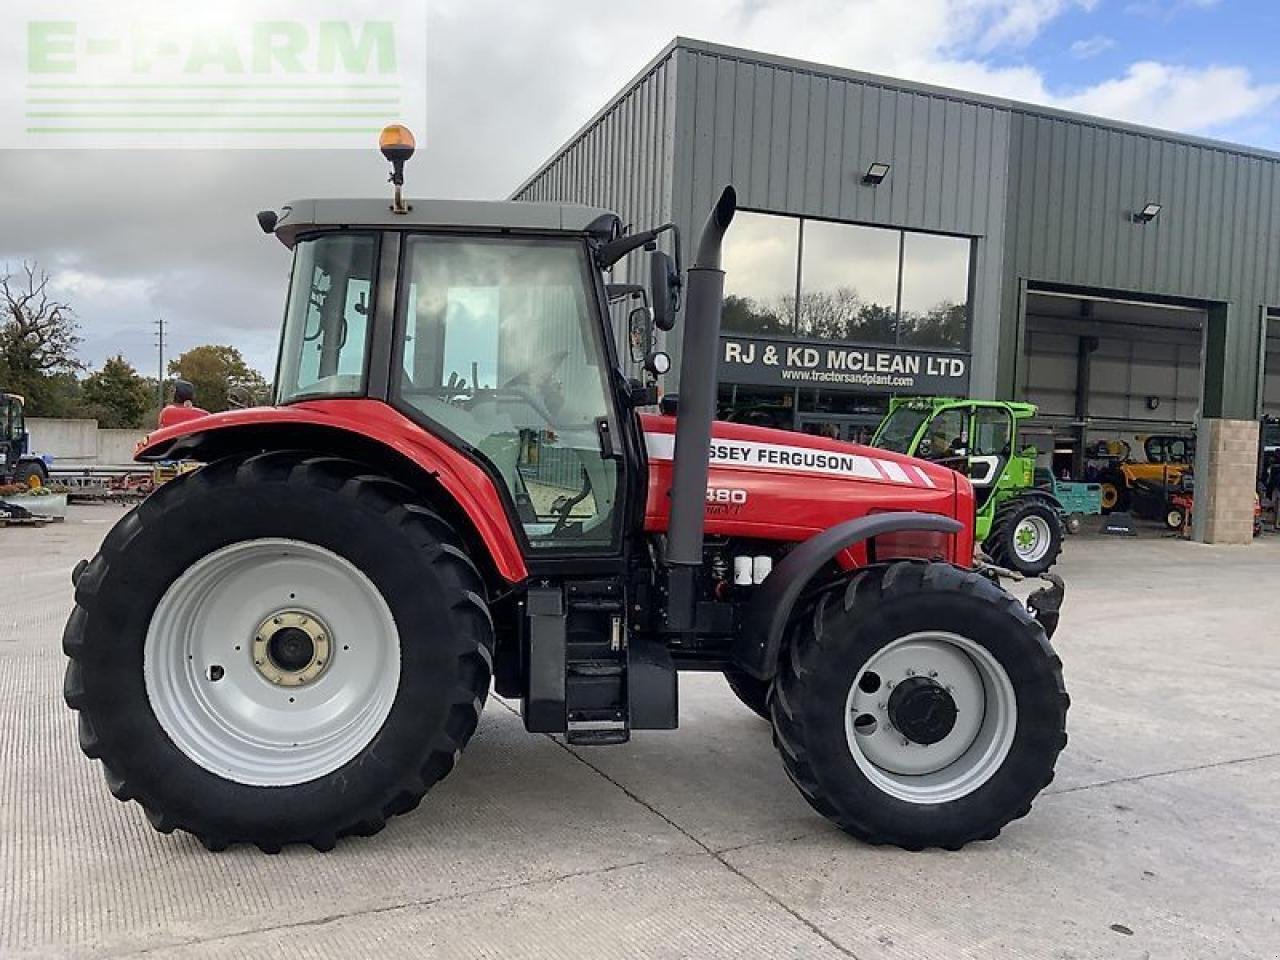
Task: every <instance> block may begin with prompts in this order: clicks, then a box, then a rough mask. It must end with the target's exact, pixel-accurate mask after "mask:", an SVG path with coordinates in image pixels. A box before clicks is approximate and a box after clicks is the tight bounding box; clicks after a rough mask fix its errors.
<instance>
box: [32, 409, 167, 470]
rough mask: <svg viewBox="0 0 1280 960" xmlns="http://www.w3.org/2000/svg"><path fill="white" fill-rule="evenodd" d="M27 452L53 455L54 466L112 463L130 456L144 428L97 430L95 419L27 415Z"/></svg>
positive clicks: (130, 460)
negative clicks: (29, 440)
mask: <svg viewBox="0 0 1280 960" xmlns="http://www.w3.org/2000/svg"><path fill="white" fill-rule="evenodd" d="M27 430H29V431H30V432H31V452H32V453H36V454H40V455H44V456H51V457H53V461H54V466H55V467H75V466H112V465H120V464H127V463H130V462H132V460H133V448H134V446H135V445H136V444H137V443H138V441H139V440H141V439H142V438H143V437H144V436H146V431H145V430H100V429H98V421H97V420H88V419H66V420H61V419H54V418H51V417H28V418H27Z"/></svg>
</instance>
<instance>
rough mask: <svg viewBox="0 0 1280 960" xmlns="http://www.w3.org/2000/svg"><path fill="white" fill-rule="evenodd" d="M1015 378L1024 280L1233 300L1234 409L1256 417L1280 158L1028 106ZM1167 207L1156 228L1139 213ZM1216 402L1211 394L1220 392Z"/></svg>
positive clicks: (1017, 226)
mask: <svg viewBox="0 0 1280 960" xmlns="http://www.w3.org/2000/svg"><path fill="white" fill-rule="evenodd" d="M1012 117H1013V125H1012V130H1011V137H1010V163H1009V171H1010V173H1009V194H1008V196H1009V205H1008V217H1007V224H1008V226H1007V231H1008V233H1007V236H1006V245H1005V271H1004V272H1005V291H1004V301H1003V309H1002V316H1003V320H1004V324H1003V327H1004V340H1003V342H1002V349H1001V354H1002V356H1001V383H1002V385H1003V384H1004V383H1005V382H1007V381H1010V380H1012V378H1013V377H1014V364H1015V363H1020V362H1021V360H1020V359H1019V358H1020V356H1021V354H1020V346H1019V343H1018V341H1019V339H1020V336H1019V331H1018V330H1017V329H1016V317H1017V309H1018V306H1017V301H1018V287H1019V282H1020V281H1022V280H1029V281H1032V282H1035V281H1046V282H1055V283H1064V284H1071V285H1074V286H1080V287H1090V288H1097V289H1100V290H1110V291H1117V292H1130V293H1135V294H1159V295H1167V296H1175V297H1184V298H1187V299H1191V300H1198V301H1215V302H1221V303H1227V304H1229V309H1228V310H1227V320H1226V323H1227V329H1226V330H1225V331H1221V333H1222V334H1223V335H1224V337H1225V343H1224V348H1225V360H1226V366H1225V370H1226V371H1230V375H1229V376H1226V377H1225V378H1224V380H1223V382H1221V384H1220V385H1219V384H1215V383H1214V378H1215V375H1217V376H1222V374H1223V373H1225V371H1213V370H1209V371H1206V374H1207V381H1208V382H1207V384H1206V387H1207V390H1209V391H1212V390H1213V389H1214V388H1215V387H1218V386H1220V389H1221V391H1222V396H1221V398H1220V400H1221V405H1222V412H1223V415H1226V416H1235V417H1242V418H1243V417H1252V416H1254V415H1255V404H1256V398H1255V397H1254V393H1255V386H1254V385H1255V384H1256V383H1257V379H1258V370H1257V363H1258V354H1259V351H1258V344H1259V338H1260V335H1261V331H1260V329H1259V318H1260V316H1261V308H1262V307H1263V306H1264V305H1267V304H1276V303H1280V263H1277V260H1278V259H1280V161H1277V160H1275V159H1270V158H1267V157H1263V156H1255V155H1250V154H1247V153H1245V152H1243V151H1238V150H1233V149H1231V148H1229V147H1227V146H1225V145H1224V146H1221V147H1218V146H1213V145H1208V144H1203V143H1192V142H1186V141H1184V140H1179V139H1175V138H1173V137H1168V138H1165V137H1160V136H1156V135H1151V134H1146V133H1138V132H1134V131H1130V130H1126V129H1115V128H1111V127H1107V126H1103V125H1101V124H1091V123H1087V122H1084V121H1080V120H1075V119H1064V118H1057V117H1049V116H1041V115H1037V114H1035V113H1030V112H1019V111H1015V112H1014V113H1013V114H1012ZM1148 202H1154V203H1159V204H1161V207H1162V208H1161V210H1160V214H1159V216H1158V217H1157V218H1156V219H1155V220H1154V221H1153V222H1151V223H1149V224H1137V223H1134V222H1133V219H1132V215H1133V213H1134V211H1136V210H1140V209H1141V208H1142V207H1143V205H1144V204H1146V203H1148ZM1206 400H1207V401H1209V400H1210V398H1209V397H1206Z"/></svg>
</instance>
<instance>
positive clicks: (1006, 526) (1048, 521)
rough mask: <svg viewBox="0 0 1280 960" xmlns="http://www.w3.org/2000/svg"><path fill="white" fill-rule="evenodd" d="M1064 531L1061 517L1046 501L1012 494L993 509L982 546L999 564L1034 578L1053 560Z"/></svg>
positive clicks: (1059, 550) (1046, 568)
mask: <svg viewBox="0 0 1280 960" xmlns="http://www.w3.org/2000/svg"><path fill="white" fill-rule="evenodd" d="M1065 533H1066V531H1065V530H1064V528H1063V525H1062V517H1061V516H1059V514H1058V511H1057V510H1055V509H1054V508H1053V507H1052V506H1051V505H1050V504H1048V503H1046V502H1045V501H1043V500H1039V499H1036V498H1034V497H1016V498H1014V499H1012V500H1009V501H1007V502H1005V503H1002V504H1000V506H999V507H998V508H997V510H996V515H995V517H994V518H993V519H992V521H991V535H990V536H989V537H987V540H986V542H985V543H984V544H983V547H984V549H985V550H986V551H987V553H988V555H990V557H991V559H993V560H994V561H995V562H996V563H998V564H999V565H1000V566H1002V567H1008V568H1009V569H1010V570H1016V571H1018V573H1021V574H1022V575H1023V576H1027V577H1035V576H1039V575H1040V574H1042V573H1044V572H1045V571H1046V570H1048V569H1049V568H1050V567H1052V566H1053V565H1054V564H1055V563H1056V562H1057V560H1058V555H1059V554H1060V553H1062V541H1063V538H1064V536H1065Z"/></svg>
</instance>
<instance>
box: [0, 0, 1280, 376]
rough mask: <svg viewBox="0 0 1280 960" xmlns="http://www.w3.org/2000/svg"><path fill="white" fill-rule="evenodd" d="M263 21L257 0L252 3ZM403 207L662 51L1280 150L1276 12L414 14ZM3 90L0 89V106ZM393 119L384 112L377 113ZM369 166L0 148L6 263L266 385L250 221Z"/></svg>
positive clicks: (558, 130)
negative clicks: (782, 59)
mask: <svg viewBox="0 0 1280 960" xmlns="http://www.w3.org/2000/svg"><path fill="white" fill-rule="evenodd" d="M262 6H264V7H267V6H269V5H266V4H264V5H262ZM428 9H429V17H428V25H427V37H428V71H427V77H426V85H427V86H426V91H427V100H428V124H427V129H426V130H425V131H418V133H419V142H420V145H421V144H422V142H423V141H425V148H424V149H422V150H421V152H420V154H419V156H418V157H417V158H415V160H414V161H413V163H412V165H411V166H410V169H409V178H410V188H411V192H412V193H415V194H418V195H432V196H457V197H503V196H506V195H507V194H508V193H509V192H510V190H511V189H512V188H513V187H514V186H515V185H517V184H518V183H519V182H520V181H521V180H522V179H523V178H524V177H525V176H526V175H527V174H528V173H530V172H531V171H532V170H533V169H534V168H535V167H536V166H537V165H538V164H539V163H540V162H541V161H542V160H543V159H545V158H546V157H547V156H548V155H549V154H550V153H551V152H552V151H553V150H554V149H555V148H556V147H557V146H559V145H560V144H561V143H562V142H563V141H564V140H565V139H567V138H568V136H570V135H571V134H572V133H573V131H574V130H576V129H577V127H578V126H579V125H581V123H582V122H583V121H584V120H586V119H587V117H589V116H590V115H591V114H592V113H593V112H594V111H595V110H597V109H599V108H600V107H601V106H602V105H603V104H604V102H605V101H606V100H607V99H608V97H609V96H610V95H611V94H612V93H613V92H615V91H616V90H617V89H618V88H619V87H620V86H621V85H622V84H623V83H625V82H626V80H627V79H629V78H630V77H631V76H632V75H633V74H634V73H635V72H636V71H638V70H639V69H640V68H641V67H642V66H643V65H644V64H645V63H646V62H647V61H648V60H649V59H650V58H652V57H653V56H654V54H655V53H657V51H658V50H659V49H660V48H661V47H662V46H663V45H664V44H665V43H667V42H668V41H669V40H670V39H671V38H672V37H673V36H676V35H682V36H690V37H696V38H699V39H704V40H710V41H715V42H720V43H728V44H734V45H739V46H745V47H750V48H754V49H758V50H764V51H768V52H771V53H778V54H783V55H787V56H793V57H800V58H804V59H810V60H816V61H819V62H824V63H832V64H837V65H841V66H845V67H850V68H855V69H859V70H866V71H870V72H875V73H884V74H889V75H892V76H897V77H904V78H908V79H913V80H919V81H925V82H932V83H938V84H943V85H946V86H954V87H959V88H962V89H969V90H975V91H979V92H985V93H992V94H997V95H1000V96H1006V97H1010V98H1014V99H1020V100H1029V101H1034V102H1038V103H1045V104H1052V105H1055V106H1060V107H1065V108H1068V109H1073V110H1079V111H1083V112H1088V113H1095V114H1100V115H1103V116H1107V117H1114V118H1118V119H1123V120H1128V121H1133V122H1137V123H1144V124H1151V125H1155V126H1160V127H1166V128H1170V129H1174V130H1179V131H1186V132H1192V133H1198V134H1204V135H1209V136H1214V137H1221V138H1223V139H1227V140H1233V141H1237V142H1243V143H1248V144H1251V145H1255V146H1261V147H1266V148H1269V149H1274V150H1280V58H1276V56H1275V50H1274V44H1273V41H1274V38H1275V37H1276V36H1277V35H1280V4H1276V3H1275V2H1274V0H911V2H910V3H907V2H904V0H700V2H699V3H697V4H693V3H690V2H688V0H647V2H645V3H643V4H642V3H638V2H618V3H614V4H601V3H599V2H598V0H591V2H583V0H554V2H553V0H545V2H524V3H513V2H511V0H428ZM4 96H5V91H0V99H3V97H4ZM388 119H394V118H388ZM384 181H385V169H384V164H383V162H382V160H381V158H380V157H379V155H378V154H377V152H376V150H374V149H370V150H368V151H364V152H362V151H334V152H321V151H289V152H284V151H281V152H272V153H267V152H259V151H232V150H229V151H205V152H196V151H186V152H170V151H114V150H99V151H81V150H51V151H34V150H0V264H3V263H5V262H8V263H10V264H13V263H14V262H16V261H18V260H21V259H22V258H24V257H25V258H34V259H36V260H38V261H39V262H40V263H41V264H43V265H44V266H46V267H47V268H48V269H49V271H50V272H51V273H52V274H53V275H54V278H55V283H56V286H57V288H58V291H59V292H60V293H61V294H63V295H64V296H65V297H66V298H67V299H69V300H70V301H71V302H72V304H73V305H74V307H75V308H76V310H77V312H78V313H79V316H80V318H81V321H82V324H83V334H84V338H85V342H84V344H83V348H82V353H83V358H84V359H85V360H86V361H87V362H89V363H91V364H98V363H100V362H101V361H102V359H103V358H104V357H105V356H107V355H110V354H113V353H115V352H117V351H122V352H123V353H124V354H125V356H127V357H128V358H129V359H131V360H132V361H133V362H134V363H135V364H137V365H138V366H139V367H140V368H141V369H143V370H145V371H147V372H151V371H152V370H153V369H154V367H155V348H154V345H153V328H152V322H153V320H154V319H155V318H156V317H157V316H160V315H163V316H164V317H166V319H167V320H168V322H169V324H170V329H171V335H172V340H171V347H172V349H174V350H182V349H185V348H188V347H191V346H195V345H197V344H200V343H232V344H235V345H237V346H239V347H240V348H241V349H242V350H243V351H244V353H245V355H246V356H247V357H248V358H249V360H250V361H251V362H252V363H254V364H255V365H257V366H259V367H260V368H262V369H263V370H264V371H267V372H268V373H269V370H270V367H271V365H272V364H273V362H274V353H275V338H276V330H277V328H278V325H279V318H280V312H281V308H282V302H283V296H284V292H285V280H286V275H287V270H288V255H287V252H286V251H285V250H284V249H283V247H281V246H279V244H278V243H276V242H275V241H274V240H272V239H270V238H267V237H265V236H264V235H263V234H262V233H260V232H259V230H258V229H257V226H256V225H255V223H254V219H253V214H254V212H255V211H257V210H259V209H262V208H266V207H276V206H279V205H280V204H281V203H282V202H283V201H285V200H287V199H291V198H294V197H302V196H316V195H319V196H326V195H328V196H341V195H348V196H350V195H366V196H367V195H378V194H380V193H381V191H382V190H383V189H384Z"/></svg>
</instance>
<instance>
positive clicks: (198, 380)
mask: <svg viewBox="0 0 1280 960" xmlns="http://www.w3.org/2000/svg"><path fill="white" fill-rule="evenodd" d="M169 373H170V374H171V375H173V376H176V377H179V378H181V379H183V380H189V381H190V382H191V385H192V386H193V387H195V391H196V405H197V406H200V407H204V409H206V410H208V411H209V412H210V413H218V412H220V411H222V410H227V409H229V408H230V407H231V399H230V397H231V394H232V391H234V392H235V394H236V395H237V396H240V397H254V398H257V397H261V396H262V395H263V394H264V393H265V392H266V389H267V381H266V380H265V379H264V378H263V376H262V374H260V373H258V371H257V370H254V369H253V368H252V367H250V366H249V365H248V364H247V363H245V362H244V357H243V356H241V355H240V351H239V350H237V349H236V348H235V347H228V346H221V345H212V344H209V345H205V346H202V347H192V348H191V349H190V350H188V351H187V352H186V353H184V354H182V356H180V357H178V359H177V360H174V361H171V362H170V364H169Z"/></svg>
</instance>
